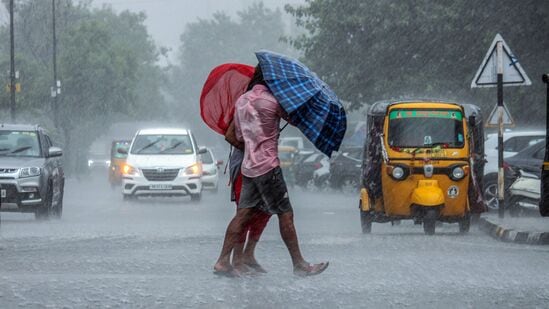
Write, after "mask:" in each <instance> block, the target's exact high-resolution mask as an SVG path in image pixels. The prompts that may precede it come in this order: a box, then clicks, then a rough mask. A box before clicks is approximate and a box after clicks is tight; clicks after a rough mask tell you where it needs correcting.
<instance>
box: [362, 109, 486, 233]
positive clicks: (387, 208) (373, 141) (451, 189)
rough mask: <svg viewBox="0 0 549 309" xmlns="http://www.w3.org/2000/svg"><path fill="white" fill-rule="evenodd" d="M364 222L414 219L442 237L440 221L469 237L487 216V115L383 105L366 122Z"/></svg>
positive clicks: (365, 228)
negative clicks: (477, 217) (474, 219)
mask: <svg viewBox="0 0 549 309" xmlns="http://www.w3.org/2000/svg"><path fill="white" fill-rule="evenodd" d="M367 125H368V133H367V134H368V136H367V139H366V142H365V147H364V160H363V163H362V189H361V192H360V203H359V208H360V218H361V226H362V232H363V233H370V232H371V229H372V223H373V222H399V220H403V219H412V220H414V222H415V223H416V224H423V228H424V231H425V233H426V234H428V235H432V234H434V233H435V227H436V222H437V221H442V222H457V223H459V231H460V232H461V233H466V232H468V231H469V227H470V222H471V215H472V214H475V213H480V212H482V211H484V209H485V207H484V202H483V200H482V194H481V190H480V188H482V175H483V168H484V133H483V125H482V115H481V113H480V108H478V107H477V106H475V105H471V104H457V103H446V102H437V101H420V100H418V101H405V102H378V103H376V104H374V105H372V106H371V107H370V109H369V111H368V115H367Z"/></svg>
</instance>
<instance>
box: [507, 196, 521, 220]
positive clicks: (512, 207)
mask: <svg viewBox="0 0 549 309" xmlns="http://www.w3.org/2000/svg"><path fill="white" fill-rule="evenodd" d="M520 200H521V197H520V196H513V197H511V199H510V201H509V206H508V208H509V215H510V216H511V217H520V216H521V214H522V209H521V208H520V206H519V202H520Z"/></svg>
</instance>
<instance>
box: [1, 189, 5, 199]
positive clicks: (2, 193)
mask: <svg viewBox="0 0 549 309" xmlns="http://www.w3.org/2000/svg"><path fill="white" fill-rule="evenodd" d="M0 197H2V198H5V197H6V190H5V189H2V190H0Z"/></svg>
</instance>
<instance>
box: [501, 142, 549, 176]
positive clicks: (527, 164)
mask: <svg viewBox="0 0 549 309" xmlns="http://www.w3.org/2000/svg"><path fill="white" fill-rule="evenodd" d="M544 157H545V141H540V142H538V143H536V144H534V145H531V146H529V147H526V148H524V149H523V150H522V151H520V152H518V153H517V154H516V155H514V156H512V157H510V158H506V159H505V163H506V164H507V165H509V167H510V168H511V169H512V170H513V171H515V172H517V170H518V169H521V170H523V171H525V172H529V173H533V174H540V173H541V166H542V165H543V159H544Z"/></svg>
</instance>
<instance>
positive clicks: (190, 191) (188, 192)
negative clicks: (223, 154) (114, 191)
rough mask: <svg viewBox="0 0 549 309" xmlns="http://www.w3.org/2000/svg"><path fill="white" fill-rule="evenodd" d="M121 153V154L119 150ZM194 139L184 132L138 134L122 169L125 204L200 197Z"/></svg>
mask: <svg viewBox="0 0 549 309" xmlns="http://www.w3.org/2000/svg"><path fill="white" fill-rule="evenodd" d="M120 151H121V152H122V153H123V152H124V150H123V149H120ZM206 152H207V150H206V149H204V148H202V149H200V150H199V149H198V146H197V143H196V139H195V138H194V136H193V134H192V133H191V131H190V130H187V129H146V130H139V131H138V132H137V133H136V134H135V136H134V138H133V140H132V144H131V146H130V151H129V153H128V157H127V158H126V165H124V168H123V176H122V178H123V180H122V191H123V192H122V193H123V197H124V199H125V200H131V199H135V198H136V197H138V196H190V197H191V200H193V201H199V200H200V199H201V197H202V163H201V161H200V157H199V155H201V154H204V153H206Z"/></svg>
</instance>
